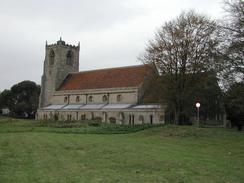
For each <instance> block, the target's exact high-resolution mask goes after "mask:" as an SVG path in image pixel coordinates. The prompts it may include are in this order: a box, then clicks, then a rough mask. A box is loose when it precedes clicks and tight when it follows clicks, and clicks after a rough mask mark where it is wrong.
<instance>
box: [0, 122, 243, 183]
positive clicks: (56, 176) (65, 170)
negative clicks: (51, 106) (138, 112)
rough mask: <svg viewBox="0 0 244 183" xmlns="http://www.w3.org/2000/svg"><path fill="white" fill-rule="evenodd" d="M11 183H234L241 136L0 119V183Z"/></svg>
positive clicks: (181, 129) (222, 132)
mask: <svg viewBox="0 0 244 183" xmlns="http://www.w3.org/2000/svg"><path fill="white" fill-rule="evenodd" d="M54 124H55V123H54ZM71 127H72V128H71ZM101 129H105V132H106V133H105V132H104V133H103V134H102V133H101ZM142 129H144V130H142ZM135 131H137V132H135ZM90 132H91V133H92V134H89V133H90ZM126 132H131V133H126ZM132 132H133V133H132ZM119 133H121V134H119ZM13 182H14V183H15V182H16V183H22V182H23V183H29V182H35V183H36V182H37V183H38V182H43V183H48V182H50V183H72V182H82V183H83V182H84V183H86V182H104V183H109V182H123V183H124V182H133V183H134V182H140V183H141V182H148V183H153V182H173V183H174V182H178V183H183V182H185V183H190V182H194V183H195V182H197V183H198V182H199V183H201V182H206V183H211V182H214V183H215V182H219V183H223V182H233V183H238V182H240V183H241V182H244V133H243V132H237V131H235V130H231V129H218V128H196V127H189V126H163V127H162V126H159V127H153V128H148V127H123V126H117V125H111V126H110V125H104V126H93V125H91V126H90V125H87V124H77V123H75V124H73V125H71V126H67V125H66V124H65V125H63V124H62V125H60V124H55V125H48V124H42V123H40V122H35V121H27V120H13V119H6V118H0V183H13Z"/></svg>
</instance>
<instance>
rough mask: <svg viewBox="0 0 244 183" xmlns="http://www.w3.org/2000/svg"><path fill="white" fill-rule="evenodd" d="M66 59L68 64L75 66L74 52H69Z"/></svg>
mask: <svg viewBox="0 0 244 183" xmlns="http://www.w3.org/2000/svg"><path fill="white" fill-rule="evenodd" d="M66 57H67V60H66V64H67V65H71V66H72V65H73V52H72V51H71V50H69V51H68V53H67V55H66Z"/></svg>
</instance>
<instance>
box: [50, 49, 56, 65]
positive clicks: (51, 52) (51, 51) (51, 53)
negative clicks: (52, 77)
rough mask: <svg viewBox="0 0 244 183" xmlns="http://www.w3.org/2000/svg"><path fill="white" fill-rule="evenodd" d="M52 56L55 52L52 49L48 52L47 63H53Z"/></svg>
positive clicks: (53, 56)
mask: <svg viewBox="0 0 244 183" xmlns="http://www.w3.org/2000/svg"><path fill="white" fill-rule="evenodd" d="M54 58H55V53H54V51H53V50H50V52H49V65H53V64H54Z"/></svg>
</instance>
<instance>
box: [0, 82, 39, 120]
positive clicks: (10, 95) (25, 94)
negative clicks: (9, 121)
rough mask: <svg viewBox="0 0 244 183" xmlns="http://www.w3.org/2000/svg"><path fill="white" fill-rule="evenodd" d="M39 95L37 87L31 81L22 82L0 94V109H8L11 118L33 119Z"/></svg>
mask: <svg viewBox="0 0 244 183" xmlns="http://www.w3.org/2000/svg"><path fill="white" fill-rule="evenodd" d="M39 95H40V86H39V85H37V84H36V83H35V82H33V81H22V82H20V83H17V84H15V85H13V86H12V87H11V89H10V90H7V89H6V90H4V91H3V92H1V93H0V109H4V108H7V109H9V110H10V114H9V115H10V116H12V117H20V118H34V117H35V114H36V111H37V108H38V101H39Z"/></svg>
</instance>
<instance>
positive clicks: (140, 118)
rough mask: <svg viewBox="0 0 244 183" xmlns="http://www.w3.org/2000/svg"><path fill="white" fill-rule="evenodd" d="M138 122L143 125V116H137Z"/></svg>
mask: <svg viewBox="0 0 244 183" xmlns="http://www.w3.org/2000/svg"><path fill="white" fill-rule="evenodd" d="M139 121H140V122H141V123H142V124H143V123H144V117H143V115H140V116H139Z"/></svg>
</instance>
